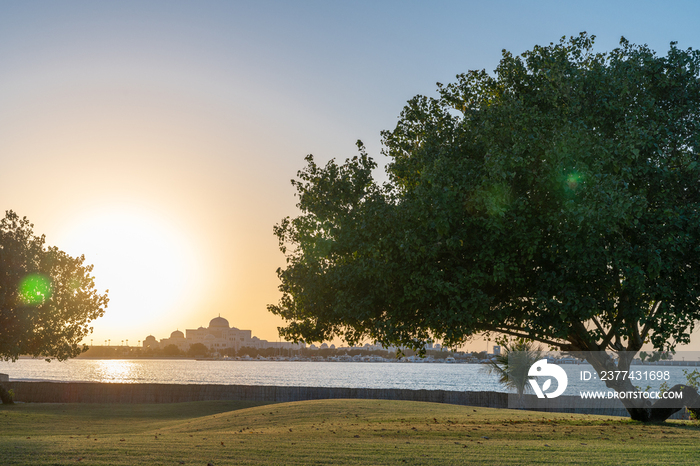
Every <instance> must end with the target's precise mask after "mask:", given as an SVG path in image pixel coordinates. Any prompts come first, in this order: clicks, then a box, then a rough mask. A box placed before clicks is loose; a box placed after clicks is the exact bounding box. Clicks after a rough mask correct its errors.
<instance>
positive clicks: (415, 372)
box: [0, 359, 694, 395]
mask: <svg viewBox="0 0 700 466" xmlns="http://www.w3.org/2000/svg"><path fill="white" fill-rule="evenodd" d="M560 367H563V368H564V370H565V371H566V372H567V375H568V379H569V388H568V389H567V390H566V392H565V395H573V394H578V390H579V389H582V390H604V389H605V387H604V385H603V383H602V382H600V381H599V380H591V381H586V382H584V381H581V376H580V374H581V371H591V372H592V371H593V369H592V368H591V366H589V365H588V364H581V365H562V366H560ZM634 369H635V370H637V369H640V368H638V367H634ZM683 369H686V370H689V371H690V370H692V369H694V368H693V367H687V368H683V367H656V366H652V367H645V368H644V370H649V371H668V373H669V376H670V379H669V380H667V381H666V383H667V384H668V385H669V386H673V385H674V384H676V383H683V382H685V376H684V374H683ZM0 372H2V373H5V374H9V376H10V379H11V380H29V381H38V380H48V381H61V382H68V381H76V382H106V383H176V384H230V385H277V386H302V387H349V388H405V389H412V390H420V389H425V390H451V391H498V392H508V391H509V390H508V389H506V388H505V387H503V386H502V385H501V384H499V383H498V379H497V377H496V376H495V375H492V374H487V373H486V372H485V370H484V366H483V365H480V364H420V363H413V364H411V363H404V364H402V363H362V362H283V361H279V362H278V361H194V360H185V359H179V360H177V359H176V360H153V359H132V360H98V359H71V360H68V361H64V362H56V361H53V362H51V363H47V362H46V361H44V360H39V359H20V360H19V361H17V362H14V363H10V362H0ZM540 385H541V384H540ZM634 385H639V386H641V387H642V388H646V386H647V385H650V386H651V387H652V389H658V387H659V385H660V381H651V380H648V381H643V380H642V381H635V382H634Z"/></svg>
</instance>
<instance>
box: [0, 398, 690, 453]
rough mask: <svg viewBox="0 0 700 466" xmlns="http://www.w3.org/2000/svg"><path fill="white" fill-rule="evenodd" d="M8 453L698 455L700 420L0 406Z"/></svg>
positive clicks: (358, 406) (338, 403) (352, 405)
mask: <svg viewBox="0 0 700 466" xmlns="http://www.w3.org/2000/svg"><path fill="white" fill-rule="evenodd" d="M0 425H2V426H3V428H2V430H0V464H2V465H11V464H32V465H67V464H89V465H131V464H148V465H179V464H185V465H207V463H211V464H214V465H215V466H219V465H229V464H230V465H234V464H236V465H239V464H240V465H248V464H256V465H267V464H281V465H282V464H283V465H286V464H345V465H357V464H367V465H381V464H387V465H395V464H425V465H441V464H449V465H461V464H465V465H467V464H485V465H500V464H502V465H517V464H552V465H555V464H557V465H558V464H586V465H602V464H611V465H612V464H615V465H617V464H634V465H640V464H648V465H655V466H657V465H674V464H698V463H699V462H700V426H698V425H697V423H693V422H691V421H671V422H667V423H664V424H657V425H644V424H641V423H637V422H633V421H630V420H628V419H621V418H613V417H607V416H585V415H571V414H548V413H535V412H527V411H515V410H499V409H489V408H472V407H468V406H454V405H445V404H433V403H418V402H410V401H381V400H322V401H304V402H297V403H280V404H264V403H254V402H226V401H217V402H195V403H177V404H158V405H155V404H151V405H136V404H134V405H129V404H109V405H107V404H29V403H28V404H18V405H15V406H5V405H0Z"/></svg>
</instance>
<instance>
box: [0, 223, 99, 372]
mask: <svg viewBox="0 0 700 466" xmlns="http://www.w3.org/2000/svg"><path fill="white" fill-rule="evenodd" d="M84 262H85V257H84V256H80V257H71V256H69V255H68V254H66V253H65V252H63V251H60V250H59V249H58V248H57V247H55V246H52V247H46V246H45V237H44V236H43V235H42V236H36V235H34V233H33V225H32V224H31V223H29V220H27V218H26V217H24V218H20V217H19V216H18V215H17V214H16V213H14V212H13V211H8V212H7V213H6V215H5V217H4V218H3V219H2V220H0V358H2V359H3V360H13V361H14V360H16V359H17V358H18V357H19V356H20V355H31V356H35V357H46V358H56V359H58V360H65V359H67V358H70V357H75V356H77V355H78V354H80V353H81V352H83V351H85V350H86V349H87V347H85V346H83V345H81V344H80V342H81V340H82V339H83V338H84V337H85V336H86V335H88V334H89V333H90V332H92V328H91V327H90V325H89V324H90V322H91V321H92V320H94V319H96V318H98V317H100V316H102V315H103V314H104V310H105V308H106V307H107V302H108V301H109V300H108V298H107V292H105V294H99V293H98V292H97V291H96V289H95V284H94V278H93V277H92V275H91V274H90V272H92V266H91V265H84Z"/></svg>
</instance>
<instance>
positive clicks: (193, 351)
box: [187, 343, 209, 358]
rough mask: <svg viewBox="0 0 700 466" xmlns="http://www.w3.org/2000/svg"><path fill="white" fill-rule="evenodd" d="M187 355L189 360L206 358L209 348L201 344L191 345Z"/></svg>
mask: <svg viewBox="0 0 700 466" xmlns="http://www.w3.org/2000/svg"><path fill="white" fill-rule="evenodd" d="M187 355H188V356H189V357H191V358H194V357H196V356H207V355H209V348H207V347H206V346H205V345H204V344H202V343H193V344H192V345H191V346H190V347H189V349H188V350H187Z"/></svg>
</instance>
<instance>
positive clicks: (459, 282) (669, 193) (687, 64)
mask: <svg viewBox="0 0 700 466" xmlns="http://www.w3.org/2000/svg"><path fill="white" fill-rule="evenodd" d="M593 39H594V37H593V36H588V35H586V34H585V33H583V34H581V35H579V36H577V37H572V38H570V39H568V40H566V39H562V40H561V41H560V42H559V43H556V44H550V45H548V46H543V47H542V46H536V47H534V48H533V49H532V50H530V51H527V52H525V53H523V54H522V55H520V56H514V55H512V54H511V53H509V52H506V51H504V52H503V57H502V59H501V61H500V64H499V66H498V68H497V69H496V70H495V72H494V73H493V74H488V73H486V72H485V71H471V72H468V73H466V74H463V75H459V76H457V81H456V82H454V83H452V84H448V85H442V84H438V96H437V97H435V98H429V97H424V96H417V97H415V98H413V99H412V100H410V101H409V102H408V104H407V106H406V107H405V108H404V110H403V112H402V113H401V116H400V119H399V122H398V124H397V126H396V128H395V129H394V130H393V131H386V132H384V133H383V144H384V152H385V154H386V155H387V156H389V157H390V158H391V162H390V163H389V164H388V166H387V174H388V179H389V181H388V182H386V183H384V184H383V185H379V184H378V183H377V182H375V181H374V179H373V177H372V170H373V169H374V168H375V167H376V164H375V162H374V161H373V160H372V159H371V158H370V157H368V156H367V154H366V153H365V152H364V150H363V149H362V147H361V150H360V155H359V156H357V157H355V158H352V159H349V160H347V161H346V162H345V163H344V164H337V163H335V162H334V161H331V162H329V163H328V164H327V165H326V166H325V167H320V166H318V165H316V164H315V163H314V160H313V158H312V157H311V156H309V157H307V162H308V165H307V167H306V168H305V169H303V170H302V171H300V172H299V173H298V179H297V180H294V181H293V184H294V185H295V186H296V189H297V191H298V197H299V204H298V207H299V209H300V211H301V214H300V215H299V216H297V217H296V218H293V219H290V218H286V219H284V220H283V221H282V222H281V223H280V224H279V225H277V226H276V228H275V233H276V235H277V236H278V238H279V241H280V247H281V249H282V251H283V252H284V253H285V254H286V257H287V265H286V267H285V268H281V269H279V270H278V275H279V278H280V280H281V285H280V290H281V291H282V298H281V300H280V302H279V304H278V305H272V306H269V309H270V310H271V311H272V312H273V313H276V314H278V315H280V316H282V317H283V318H284V319H286V321H287V326H286V327H284V328H281V329H280V332H281V334H282V335H284V336H285V337H288V338H291V339H294V340H305V341H319V340H324V339H329V338H333V337H335V336H340V337H342V338H344V339H346V340H348V341H349V342H355V341H358V340H362V339H371V340H377V341H379V342H382V343H384V344H402V345H409V346H414V347H420V346H421V345H422V344H423V342H425V341H427V340H430V339H441V340H443V341H444V342H445V343H446V344H448V345H455V344H459V343H461V342H463V341H464V340H465V339H467V338H469V337H470V336H472V335H475V334H479V333H484V332H493V333H499V334H504V335H509V336H512V337H515V338H525V339H528V340H534V341H538V342H542V343H545V344H547V345H549V346H550V347H553V348H559V349H561V350H564V351H588V352H594V353H591V354H590V356H589V362H590V363H591V364H592V365H593V366H594V368H595V369H597V370H598V371H603V370H609V369H611V368H613V367H615V366H614V364H615V361H614V360H613V358H612V357H610V356H608V355H606V354H605V353H601V352H602V351H610V352H614V353H617V354H618V357H619V362H618V367H617V369H618V370H624V369H625V368H629V365H630V362H631V360H632V357H633V356H634V354H635V353H636V352H637V351H639V349H640V348H641V347H642V345H643V344H645V343H646V342H649V343H651V344H652V345H653V347H654V348H655V349H657V350H673V349H674V348H675V347H676V345H678V344H684V343H688V342H689V340H690V333H691V331H692V330H693V327H694V325H695V323H696V322H697V321H698V319H699V318H700V306H699V304H700V303H699V302H698V301H699V300H698V297H699V296H700V183H699V181H700V163H699V162H700V160H699V158H700V81H699V76H700V54H699V53H698V51H695V50H692V49H689V50H681V49H679V48H677V46H676V44H675V43H672V44H671V47H670V50H669V52H668V54H667V55H666V56H657V55H656V54H655V53H654V52H653V51H652V50H650V49H649V48H647V47H646V46H637V45H632V44H630V43H628V42H627V41H626V40H625V39H622V40H621V42H620V46H619V47H618V48H616V49H614V50H612V51H610V52H608V53H595V52H594V51H593ZM608 386H609V387H611V388H614V389H616V390H618V391H628V390H632V391H634V390H635V388H634V387H633V385H632V382H631V381H629V380H624V381H609V382H608ZM625 403H626V407H627V409H628V410H629V411H630V413H631V415H632V417H633V418H635V419H640V420H645V421H646V420H653V419H657V418H658V416H661V414H655V412H656V413H660V412H661V411H660V410H657V411H654V410H652V409H651V408H650V406H648V405H646V404H644V402H642V401H637V400H626V401H625ZM663 415H664V416H665V415H666V414H663ZM655 416H657V417H655Z"/></svg>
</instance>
